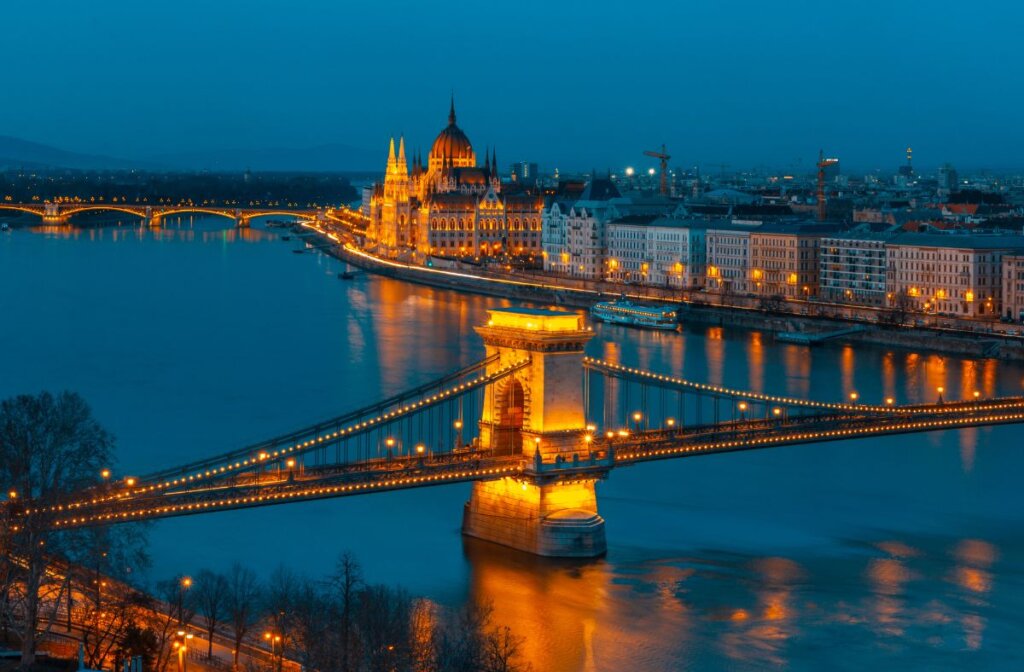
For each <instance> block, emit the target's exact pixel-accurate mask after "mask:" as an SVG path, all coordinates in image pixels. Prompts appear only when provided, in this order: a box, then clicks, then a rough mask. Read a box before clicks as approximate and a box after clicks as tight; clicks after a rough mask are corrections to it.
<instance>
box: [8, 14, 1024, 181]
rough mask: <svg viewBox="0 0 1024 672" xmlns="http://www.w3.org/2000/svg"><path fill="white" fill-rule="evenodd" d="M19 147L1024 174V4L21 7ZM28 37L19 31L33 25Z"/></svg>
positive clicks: (16, 22) (13, 92) (16, 17)
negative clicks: (445, 137) (457, 153)
mask: <svg viewBox="0 0 1024 672" xmlns="http://www.w3.org/2000/svg"><path fill="white" fill-rule="evenodd" d="M4 22H5V24H6V28H7V29H6V30H5V31H4V40H3V42H2V50H3V51H2V59H3V62H4V63H5V64H6V66H8V67H5V68H3V69H2V71H3V73H4V74H3V76H2V79H0V81H2V82H3V87H4V89H5V93H7V94H8V95H5V96H3V99H2V102H0V134H3V135H13V136H16V137H21V138H25V139H29V140H35V141H39V142H46V143H50V144H54V145H58V146H61V147H64V148H68V149H72V150H75V151H83V152H91V153H104V154H110V155H117V156H126V157H144V156H148V155H153V154H160V153H165V152H176V151H191V150H207V149H219V148H261V147H304V146H309V145H317V144H324V143H343V144H349V145H354V146H358V147H365V148H370V149H374V148H376V147H379V148H380V149H381V151H382V152H384V151H386V147H387V140H388V137H389V135H391V134H399V133H405V135H406V137H407V141H408V142H409V144H410V146H412V147H416V146H419V147H421V148H423V149H424V151H426V150H427V149H429V143H430V142H431V141H432V139H433V137H434V135H436V133H437V131H438V130H440V128H441V127H442V126H443V125H444V123H445V118H446V115H447V107H448V95H449V92H450V91H451V90H453V89H454V91H455V95H456V104H457V107H458V113H459V123H460V125H461V126H462V127H463V129H464V130H465V131H466V132H467V134H468V135H469V136H470V138H471V139H472V141H473V143H474V145H475V146H477V147H478V148H479V149H480V150H481V153H482V150H483V149H484V147H485V146H486V145H496V146H497V148H498V152H499V158H500V159H501V162H502V163H503V164H504V163H508V162H510V161H513V160H518V159H528V160H534V161H538V162H540V163H541V164H542V165H543V166H544V167H546V168H548V169H550V168H553V167H555V166H558V167H561V168H563V169H580V168H584V169H585V168H590V167H592V166H593V167H598V168H605V167H612V168H613V169H614V168H618V167H621V166H624V165H626V164H634V165H638V166H642V165H646V164H645V163H644V159H643V157H642V156H641V155H642V151H643V150H644V149H654V148H655V147H657V146H660V145H661V143H663V142H664V143H665V144H666V145H667V146H668V148H669V151H670V153H671V154H673V156H674V157H675V159H674V160H673V163H674V164H676V163H678V164H679V165H692V164H695V163H701V164H704V165H705V166H710V165H712V164H719V163H725V164H729V165H730V166H732V167H735V168H739V167H749V166H757V165H770V166H774V167H779V168H792V169H797V168H802V169H803V170H807V169H808V168H809V166H810V165H811V164H812V163H813V161H814V158H815V157H816V155H817V150H818V148H819V147H824V148H825V149H826V151H827V152H828V153H830V154H836V155H838V156H840V157H841V158H842V159H843V162H844V164H845V165H848V166H851V167H852V166H858V167H862V168H864V169H869V168H874V167H884V168H892V167H893V166H894V165H896V164H898V163H899V161H900V160H901V156H902V150H903V148H904V147H905V146H906V145H907V144H911V145H913V146H914V150H915V155H916V157H917V160H918V163H919V164H920V165H938V164H941V163H942V162H945V161H952V162H954V163H956V164H958V165H959V166H962V167H964V168H967V167H972V166H991V167H1008V166H1014V167H1016V166H1021V165H1022V164H1024V161H1022V156H1024V151H1022V150H1024V124H1022V123H1021V118H1022V113H1021V111H1022V109H1024V86H1022V82H1024V48H1022V46H1021V44H1020V42H1019V31H1020V28H1021V26H1022V25H1024V3H1018V2H1009V1H1006V2H985V1H982V2H975V3H952V2H943V1H938V0H933V1H931V2H924V1H921V2H911V1H900V0H889V2H874V1H861V2H835V3H825V2H820V1H819V2H803V1H792V2H777V3H769V2H753V1H743V2H741V1H738V0H734V1H729V0H718V1H714V2H707V1H706V0H702V1H701V2H690V1H678V2H634V3H629V2H622V1H621V0H620V1H619V2H613V3H607V2H600V1H598V0H594V1H593V2H550V1H549V2H532V1H523V2H509V3H497V2H479V1H478V2H474V3H462V2H456V1H454V0H452V1H448V2H436V3H434V2H431V3H426V2H408V3H406V2H384V1H369V0H367V1H363V2H338V1H337V0H333V1H326V0H325V1H321V2H314V1H311V0H291V1H289V2H261V1H259V0H250V1H249V2H235V1H233V0H205V1H203V2H197V1H194V0H175V1H168V0H150V1H149V2H139V1H137V0H136V1H134V2H123V1H121V0H96V1H94V2H78V1H74V0H65V1H61V2H57V1H52V0H51V1H47V0H32V1H27V0H12V1H11V2H10V3H8V6H7V7H5V11H4ZM12 26H13V27H15V28H14V29H11V27H12Z"/></svg>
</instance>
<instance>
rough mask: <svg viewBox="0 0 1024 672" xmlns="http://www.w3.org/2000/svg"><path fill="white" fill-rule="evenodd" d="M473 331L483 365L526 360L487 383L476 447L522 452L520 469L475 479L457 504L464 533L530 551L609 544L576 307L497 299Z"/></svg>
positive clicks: (603, 469) (573, 550)
mask: <svg viewBox="0 0 1024 672" xmlns="http://www.w3.org/2000/svg"><path fill="white" fill-rule="evenodd" d="M488 312H489V313H490V319H489V320H488V322H487V324H486V325H485V326H481V327H477V328H476V331H477V333H479V334H480V336H481V337H482V338H483V341H484V345H485V346H486V349H487V356H488V357H491V356H492V355H497V356H498V357H497V359H496V361H494V362H493V363H491V364H490V365H489V369H493V370H498V369H501V368H502V367H506V366H508V365H510V364H515V363H517V362H521V361H523V360H526V359H528V360H529V361H530V364H529V366H527V367H526V368H524V369H522V370H521V371H519V372H517V373H516V374H514V375H513V376H510V377H508V378H505V379H503V380H501V381H499V382H498V383H496V384H494V385H491V386H489V387H488V388H487V390H486V394H485V397H484V404H483V412H482V417H481V418H480V424H479V430H480V447H481V448H483V449H486V450H491V451H493V452H495V453H497V454H512V455H516V454H521V455H522V456H523V460H524V462H525V463H526V464H527V468H526V471H525V472H524V476H522V477H515V478H513V477H506V478H502V479H500V480H492V481H477V482H476V483H474V485H473V494H472V496H471V498H470V500H469V502H467V503H466V507H465V511H464V514H463V524H462V531H463V533H464V534H467V535H470V536H473V537H478V538H481V539H486V540H488V541H493V542H495V543H499V544H503V545H505V546H511V547H512V548H516V549H519V550H522V551H526V552H529V553H534V554H536V555H545V556H558V557H596V556H600V555H603V554H604V552H605V548H606V546H605V531H604V519H603V518H601V516H600V515H598V512H597V496H596V492H595V484H596V482H597V481H598V480H600V479H601V478H604V476H605V475H606V473H607V468H608V467H609V466H610V457H611V456H609V455H598V454H595V453H594V452H593V451H592V450H591V445H592V444H591V440H592V438H593V437H592V435H591V430H592V428H591V429H588V427H587V425H586V414H585V411H584V394H583V391H584V378H583V347H584V345H585V344H586V343H587V341H589V340H590V338H591V336H592V335H593V333H592V332H591V330H590V329H588V328H587V327H586V326H585V325H584V321H583V318H582V317H581V316H580V315H578V314H577V313H571V312H564V311H554V310H538V309H529V308H508V309H494V310H490V311H488Z"/></svg>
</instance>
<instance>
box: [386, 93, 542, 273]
mask: <svg viewBox="0 0 1024 672" xmlns="http://www.w3.org/2000/svg"><path fill="white" fill-rule="evenodd" d="M368 200H369V203H368V206H367V207H366V210H368V216H369V218H370V225H369V226H368V228H367V238H368V240H369V242H370V243H371V244H374V245H376V246H377V247H378V249H379V251H380V252H383V253H386V254H391V255H408V254H419V255H422V256H427V255H433V256H442V257H474V258H486V257H506V258H507V257H517V258H521V259H530V258H534V259H536V260H537V261H538V262H539V260H540V256H541V213H542V210H543V199H542V197H541V196H540V195H539V194H537V193H533V192H531V191H528V190H523V189H520V190H518V191H517V192H515V193H509V192H507V190H506V189H504V187H503V185H502V181H501V178H500V176H499V173H498V160H497V156H496V153H493V152H490V151H487V152H485V155H484V161H483V165H482V166H478V165H477V155H476V151H475V150H474V149H473V146H472V144H471V143H470V141H469V138H468V137H467V136H466V134H465V133H464V132H463V131H462V129H460V128H459V127H458V125H457V124H456V123H455V102H454V100H453V101H452V105H451V109H450V111H449V113H448V125H447V126H446V127H445V128H443V129H442V130H441V132H440V133H439V134H438V136H437V138H436V139H435V140H434V144H433V145H432V146H431V149H430V154H429V155H428V156H427V160H426V162H424V161H423V159H422V157H420V156H419V155H418V154H416V155H414V156H412V157H411V158H410V157H407V155H406V149H405V139H404V138H399V141H398V149H397V151H396V149H395V141H394V138H392V139H391V143H390V147H389V149H388V160H387V168H386V170H385V173H384V181H383V182H382V183H379V184H376V185H374V188H373V192H372V194H371V195H370V197H369V199H368Z"/></svg>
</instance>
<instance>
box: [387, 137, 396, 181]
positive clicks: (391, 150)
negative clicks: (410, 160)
mask: <svg viewBox="0 0 1024 672" xmlns="http://www.w3.org/2000/svg"><path fill="white" fill-rule="evenodd" d="M394 167H395V139H394V138H393V137H392V138H391V142H390V143H389V144H388V172H389V173H390V172H391V170H392V169H393V168H394Z"/></svg>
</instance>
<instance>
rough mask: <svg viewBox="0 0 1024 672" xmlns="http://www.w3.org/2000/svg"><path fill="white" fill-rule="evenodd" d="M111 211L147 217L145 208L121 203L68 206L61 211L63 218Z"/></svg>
mask: <svg viewBox="0 0 1024 672" xmlns="http://www.w3.org/2000/svg"><path fill="white" fill-rule="evenodd" d="M109 211H113V212H124V213H127V214H129V215H135V216H136V217H141V218H143V219H145V217H146V210H145V208H132V207H128V206H119V205H83V206H80V207H73V208H68V209H67V210H61V211H60V216H61V218H62V219H63V218H66V217H72V216H74V215H78V214H81V213H83V212H109Z"/></svg>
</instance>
